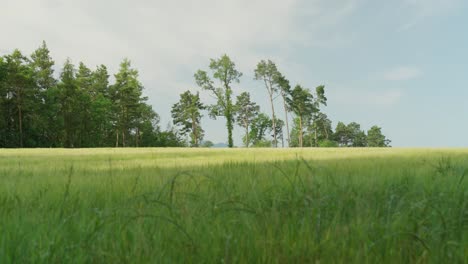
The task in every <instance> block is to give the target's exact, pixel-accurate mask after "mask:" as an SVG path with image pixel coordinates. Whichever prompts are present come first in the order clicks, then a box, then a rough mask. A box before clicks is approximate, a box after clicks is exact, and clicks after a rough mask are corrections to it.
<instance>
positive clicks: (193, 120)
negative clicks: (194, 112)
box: [192, 116, 198, 147]
mask: <svg viewBox="0 0 468 264" xmlns="http://www.w3.org/2000/svg"><path fill="white" fill-rule="evenodd" d="M197 133H198V131H197V124H196V122H195V118H194V117H193V116H192V135H193V146H194V147H198V135H197Z"/></svg>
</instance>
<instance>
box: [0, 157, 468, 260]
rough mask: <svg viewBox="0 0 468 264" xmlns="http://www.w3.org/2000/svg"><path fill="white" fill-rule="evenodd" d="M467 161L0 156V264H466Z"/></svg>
mask: <svg viewBox="0 0 468 264" xmlns="http://www.w3.org/2000/svg"><path fill="white" fill-rule="evenodd" d="M467 177H468V149H391V148H385V149H287V150H285V149H232V150H228V149H154V148H147V149H74V150H68V149H30V150H17V149H13V150H0V263H13V262H14V263H24V262H34V263H102V262H108V263H148V262H151V263H174V262H177V263H187V262H188V263H220V262H223V263H256V262H260V263H310V262H318V261H320V262H322V263H329V262H338V263H349V262H352V263H466V262H467V261H468V188H467V187H468V184H467V182H468V179H466V178H467Z"/></svg>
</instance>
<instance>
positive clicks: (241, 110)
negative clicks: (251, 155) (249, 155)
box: [235, 92, 260, 147]
mask: <svg viewBox="0 0 468 264" xmlns="http://www.w3.org/2000/svg"><path fill="white" fill-rule="evenodd" d="M235 111H236V121H237V124H238V125H239V126H241V127H243V128H244V129H245V135H244V145H245V146H246V147H249V144H250V138H249V137H250V136H249V128H250V126H251V124H252V122H253V121H254V120H255V118H256V117H257V116H258V113H259V111H260V106H258V105H257V104H256V103H255V102H252V101H251V100H250V94H249V93H247V92H243V93H242V94H240V95H239V96H237V101H236V105H235Z"/></svg>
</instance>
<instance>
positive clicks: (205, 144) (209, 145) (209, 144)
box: [201, 140, 214, 148]
mask: <svg viewBox="0 0 468 264" xmlns="http://www.w3.org/2000/svg"><path fill="white" fill-rule="evenodd" d="M213 146H214V143H213V142H212V141H209V140H207V141H203V143H202V144H201V147H202V148H212V147H213Z"/></svg>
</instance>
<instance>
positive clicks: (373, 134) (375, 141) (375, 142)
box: [367, 126, 391, 147]
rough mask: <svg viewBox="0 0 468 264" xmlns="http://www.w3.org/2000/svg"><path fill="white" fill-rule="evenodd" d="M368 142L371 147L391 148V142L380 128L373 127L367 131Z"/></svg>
mask: <svg viewBox="0 0 468 264" xmlns="http://www.w3.org/2000/svg"><path fill="white" fill-rule="evenodd" d="M367 142H368V146H369V147H389V146H390V142H391V141H390V140H389V139H387V138H386V137H385V136H384V135H383V134H382V129H381V128H380V127H378V126H373V127H371V129H370V130H369V131H367Z"/></svg>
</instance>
